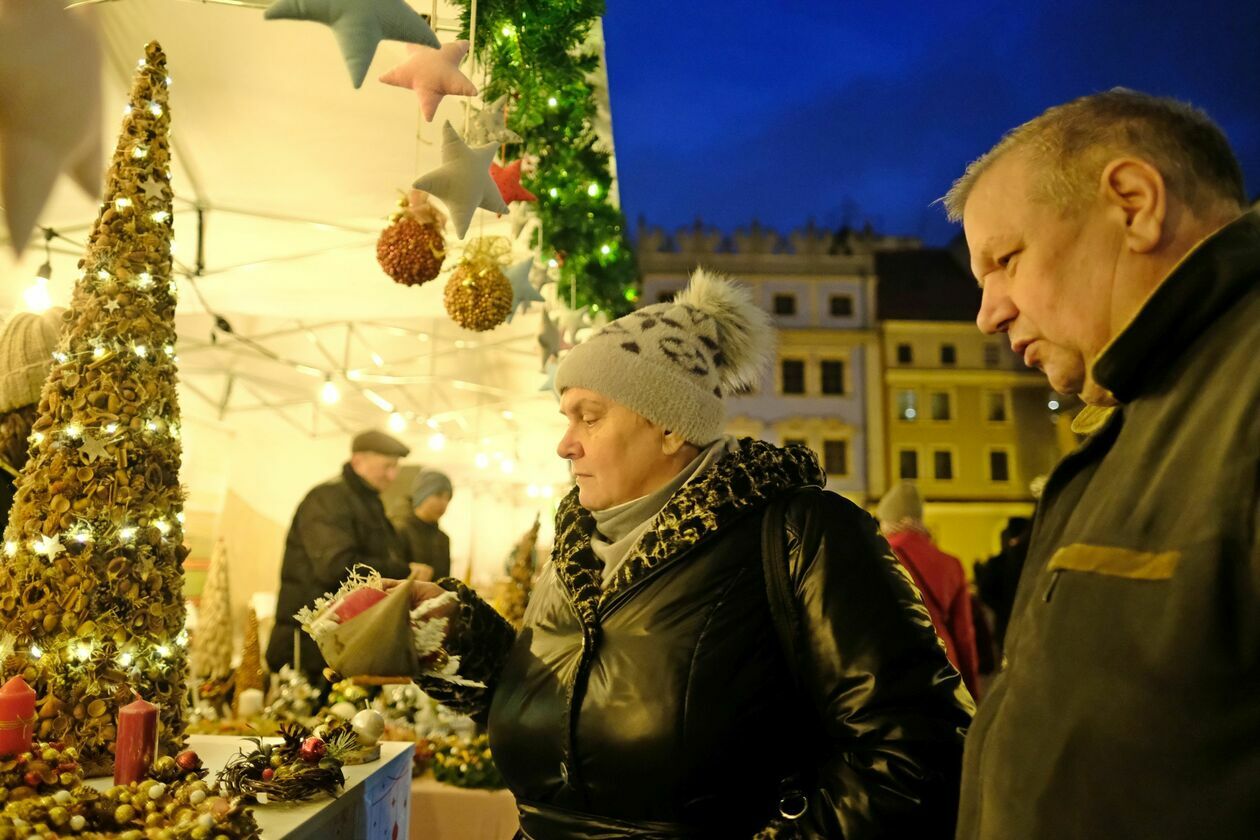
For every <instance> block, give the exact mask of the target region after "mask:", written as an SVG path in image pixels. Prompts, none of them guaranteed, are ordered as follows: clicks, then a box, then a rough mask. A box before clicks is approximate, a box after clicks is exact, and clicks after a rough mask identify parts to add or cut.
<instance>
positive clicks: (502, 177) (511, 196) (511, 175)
mask: <svg viewBox="0 0 1260 840" xmlns="http://www.w3.org/2000/svg"><path fill="white" fill-rule="evenodd" d="M490 177H491V178H493V179H494V182H495V184H497V185H498V187H499V194H500V195H502V196H503V202H504V203H505V204H507V203H510V202H513V201H537V200H538V196H536V195H534V194H533V193H532V192H530V191H529V190H527V189H525V188H524V187H522V186H521V161H520V159H519V158H518V159H517V160H514V161H512V162H511V163H509V164H508V165H507V166H499V165H498V164H497V163H491V164H490Z"/></svg>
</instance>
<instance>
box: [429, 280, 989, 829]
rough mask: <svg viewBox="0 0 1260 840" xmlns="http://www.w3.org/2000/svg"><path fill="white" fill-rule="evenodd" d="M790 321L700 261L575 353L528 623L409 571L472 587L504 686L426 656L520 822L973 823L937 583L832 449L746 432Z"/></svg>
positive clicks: (466, 648) (461, 618)
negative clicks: (888, 533)
mask: <svg viewBox="0 0 1260 840" xmlns="http://www.w3.org/2000/svg"><path fill="white" fill-rule="evenodd" d="M772 343H773V331H772V328H771V327H770V324H769V318H768V317H767V315H766V314H765V313H764V312H763V311H762V310H760V309H759V308H757V307H756V306H755V305H754V304H753V302H752V300H751V297H750V295H749V294H748V293H747V291H745V290H744V289H743V288H741V287H739V286H737V285H735V284H733V283H731V282H729V281H727V280H725V279H722V278H719V277H716V276H713V275H711V274H708V273H706V272H703V271H698V272H696V274H695V275H694V276H693V277H692V279H691V283H690V286H689V287H688V288H687V289H685V290H684V291H683V292H682V293H681V294H679V295H678V297H677V298H676V299H675V300H674V301H673V302H670V303H661V304H656V305H652V306H647V307H644V308H643V309H640V310H638V311H637V312H634V313H631V314H629V315H626V316H625V317H623V318H619V319H617V320H616V321H613V322H612V323H611V324H609V325H608V326H607V327H605V328H604V329H603V330H602V331H600V332H599V333H597V334H596V335H594V336H593V337H592V338H590V339H589V340H588V341H586V342H585V343H583V344H581V345H579V346H577V347H576V348H574V349H573V350H572V351H571V352H570V353H569V355H568V356H567V357H566V358H565V359H564V360H563V361H562V362H561V363H560V367H559V370H558V371H557V374H556V388H557V391H558V392H559V394H560V399H561V403H560V407H561V411H562V413H563V414H564V417H565V422H566V425H567V428H566V430H565V433H564V435H563V437H562V438H561V440H560V443H559V445H558V447H557V452H558V454H559V455H560V457H562V458H564V459H566V460H567V461H568V462H569V463H570V465H571V468H572V472H573V475H574V479H575V481H576V484H577V486H576V488H575V489H574V490H573V491H572V492H571V493H569V495H568V496H567V497H566V498H565V499H564V500H563V501H562V502H561V504H560V506H559V510H558V511H557V514H556V537H555V544H554V549H553V551H552V556H551V562H550V564H548V565H547V566H546V567H545V568H544V569H543V571H542V573H541V576H540V578H539V580H538V582H537V584H536V587H535V589H534V594H533V597H532V599H531V601H530V603H529V606H528V609H527V612H526V614H525V618H524V626H523V628H522V629H521V631H520V632H519V633H515V632H514V631H513V630H512V628H511V627H510V626H509V625H508V624H507V623H506V622H504V621H503V620H502V619H501V618H499V617H498V616H497V614H495V613H494V612H493V610H491V609H490V607H488V606H487V605H486V604H485V602H484V601H482V600H480V599H479V598H477V597H476V595H474V594H473V593H472V592H471V591H470V590H469V589H467V588H466V587H464V586H463V585H462V584H460V583H459V582H458V581H453V580H450V579H447V580H444V581H441V582H439V583H438V584H436V585H435V584H432V583H420V582H415V581H413V582H412V583H411V584H410V585H411V586H412V592H413V598H414V599H415V600H417V601H419V600H423V599H425V598H428V597H432V596H434V595H436V594H438V593H441V592H443V591H445V590H454V591H457V592H458V593H459V594H460V608H459V610H458V612H457V613H456V615H455V616H454V621H453V622H452V624H453V627H452V629H451V631H450V635H449V637H448V648H449V651H448V652H449V653H451V654H453V655H459V656H460V657H461V674H462V675H463V676H465V677H468V678H471V679H476V680H479V681H480V682H482V683H484V685H485V686H486V687H485V688H465V687H452V686H451V684H450V683H445V684H441V682H440V681H439V680H436V679H433V678H426V677H425V676H423V675H420V677H419V679H420V682H421V685H422V686H423V687H424V689H425V690H426V691H428V692H429V693H430V694H432V695H433V696H434V697H436V698H438V699H439V700H440V701H441V702H443V703H446V704H447V705H451V706H454V707H456V708H458V709H462V710H464V711H467V712H470V713H473V714H475V715H482V716H485V717H486V719H487V721H488V731H489V735H490V745H491V748H492V750H493V754H494V761H495V764H496V765H497V766H498V768H499V770H500V771H501V772H502V773H503V776H504V778H505V779H506V780H507V783H508V786H509V787H510V788H511V790H512V792H513V793H514V794H515V795H516V798H517V804H518V808H519V811H520V817H521V827H522V834H521V835H520V836H521V837H525V838H533V840H551V838H555V839H556V840H560V839H561V838H565V839H568V838H578V837H583V838H585V837H650V838H724V840H726V839H727V838H751V837H753V836H754V835H756V834H758V833H759V832H760V831H762V830H763V829H765V828H766V827H767V826H768V825H769V824H771V823H774V824H776V825H778V826H779V831H781V832H783V833H780V834H779V835H778V836H799V835H797V834H792V833H790V832H791V831H792V829H790V828H787V827H786V826H785V825H784V823H787V822H794V824H795V825H796V826H798V827H807V831H808V834H807V836H810V837H834V838H839V837H844V838H848V840H861V838H875V837H913V838H916V840H926V838H941V840H943V838H951V837H952V836H953V829H954V815H955V810H956V807H957V798H958V784H959V773H960V765H961V756H962V739H963V733H964V732H965V731H966V729H967V726H968V724H969V722H970V720H971V714H972V710H973V705H972V703H971V699H970V697H969V696H968V694H967V692H966V690H965V689H964V688H963V686H962V683H961V681H960V678H959V676H958V672H957V671H956V670H955V669H954V668H953V666H952V665H950V663H949V660H948V659H947V658H946V655H945V651H944V649H943V647H942V646H941V644H940V643H939V642H938V641H937V638H936V634H935V633H934V632H933V630H932V623H931V619H930V618H929V616H928V614H927V612H926V610H925V609H924V606H923V602H922V601H921V600H920V598H919V595H918V593H917V591H916V590H915V588H914V586H913V585H912V583H911V582H910V580H909V579H908V577H907V576H906V574H905V573H904V572H903V571H902V569H901V568H900V566H899V565H898V563H897V560H896V559H895V558H894V557H893V556H892V555H891V552H890V551H889V548H888V545H887V543H885V542H884V540H883V539H882V538H881V537H880V535H879V530H878V526H877V524H876V522H875V521H874V520H873V519H872V518H871V517H870V516H869V515H867V514H866V513H865V512H863V511H862V510H861V509H860V508H858V507H857V506H856V505H854V504H852V503H851V502H849V501H847V500H845V499H844V498H842V497H841V496H838V495H836V494H834V493H829V492H826V491H824V490H823V489H822V485H823V483H824V482H825V477H824V476H823V474H822V471H821V470H820V469H819V467H818V462H817V460H816V458H815V456H814V455H813V453H812V452H811V451H810V450H808V449H807V448H805V447H801V446H788V447H783V448H780V447H777V446H773V445H771V444H769V443H765V442H762V441H757V440H752V439H743V440H735V439H733V438H729V437H726V436H724V435H723V426H724V422H725V403H724V397H725V396H726V395H728V394H731V393H733V392H734V391H735V390H737V389H739V388H740V387H742V386H744V385H746V384H749V383H752V382H755V381H757V380H759V378H760V373H761V370H762V366H763V364H764V362H765V361H766V360H767V358H768V357H769V354H770V351H771V348H772ZM768 585H769V586H775V587H779V588H778V589H776V591H777V592H778V593H779V595H777V596H770V595H768V590H767V587H768ZM772 610H776V611H777V614H778V615H779V616H780V618H779V619H778V620H774V619H772V615H774V614H776V613H772ZM789 625H790V627H791V629H790V630H789V629H787V628H788V626H789ZM791 818H797V819H796V820H792V819H791Z"/></svg>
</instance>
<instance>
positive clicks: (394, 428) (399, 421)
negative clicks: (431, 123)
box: [389, 411, 407, 434]
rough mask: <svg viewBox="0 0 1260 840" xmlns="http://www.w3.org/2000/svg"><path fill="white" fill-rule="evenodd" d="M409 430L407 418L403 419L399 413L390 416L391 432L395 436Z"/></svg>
mask: <svg viewBox="0 0 1260 840" xmlns="http://www.w3.org/2000/svg"><path fill="white" fill-rule="evenodd" d="M406 429H407V418H406V417H403V416H402V415H401V414H399V413H398V412H397V411H395V412H393V413H392V414H390V415H389V430H390V431H391V432H394V433H395V434H398V433H401V432H403V431H405V430H406Z"/></svg>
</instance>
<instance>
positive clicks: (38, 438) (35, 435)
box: [31, 432, 44, 444]
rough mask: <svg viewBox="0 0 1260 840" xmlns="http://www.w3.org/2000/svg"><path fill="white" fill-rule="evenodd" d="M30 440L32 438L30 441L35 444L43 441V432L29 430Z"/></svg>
mask: <svg viewBox="0 0 1260 840" xmlns="http://www.w3.org/2000/svg"><path fill="white" fill-rule="evenodd" d="M31 440H32V441H34V442H35V443H36V444H40V443H43V442H44V433H43V432H31Z"/></svg>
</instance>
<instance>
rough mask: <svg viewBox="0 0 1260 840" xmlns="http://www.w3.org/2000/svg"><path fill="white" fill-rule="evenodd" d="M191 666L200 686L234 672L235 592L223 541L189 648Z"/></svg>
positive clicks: (212, 559) (216, 551)
mask: <svg viewBox="0 0 1260 840" xmlns="http://www.w3.org/2000/svg"><path fill="white" fill-rule="evenodd" d="M189 665H190V670H191V672H192V677H193V680H194V681H195V682H197V683H203V682H215V683H217V682H219V681H221V680H223V679H224V678H225V677H228V676H230V675H231V673H232V590H231V587H230V586H229V584H228V561H227V546H226V545H224V543H223V540H219V541H218V542H217V543H215V545H214V553H213V554H212V555H210V570H209V572H208V573H207V574H206V588H205V589H203V590H202V591H201V602H200V605H199V609H198V610H197V627H196V630H194V632H193V637H192V645H191V647H190V648H189Z"/></svg>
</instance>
